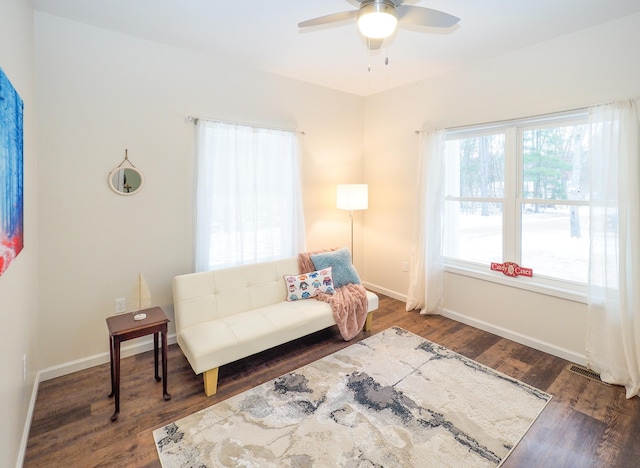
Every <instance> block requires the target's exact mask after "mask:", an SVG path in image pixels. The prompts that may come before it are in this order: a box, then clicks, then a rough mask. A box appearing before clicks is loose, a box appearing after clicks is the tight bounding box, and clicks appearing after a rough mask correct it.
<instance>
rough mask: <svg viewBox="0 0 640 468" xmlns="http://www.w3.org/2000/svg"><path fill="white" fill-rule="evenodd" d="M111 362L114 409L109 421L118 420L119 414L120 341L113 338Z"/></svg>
mask: <svg viewBox="0 0 640 468" xmlns="http://www.w3.org/2000/svg"><path fill="white" fill-rule="evenodd" d="M113 361H114V368H115V379H114V382H115V383H114V387H115V404H116V409H115V411H114V413H113V415H111V421H115V420H116V419H118V413H120V340H119V339H118V338H115V337H114V344H113Z"/></svg>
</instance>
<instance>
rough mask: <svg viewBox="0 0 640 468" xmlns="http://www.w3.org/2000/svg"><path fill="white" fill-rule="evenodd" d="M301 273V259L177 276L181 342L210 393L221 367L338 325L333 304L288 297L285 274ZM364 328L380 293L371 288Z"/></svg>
mask: <svg viewBox="0 0 640 468" xmlns="http://www.w3.org/2000/svg"><path fill="white" fill-rule="evenodd" d="M297 274H301V272H299V271H298V258H297V257H291V258H287V259H282V260H276V261H270V262H265V263H257V264H252V265H244V266H239V267H232V268H226V269H221V270H214V271H208V272H202V273H190V274H185V275H181V276H176V277H175V278H174V280H173V298H174V310H175V326H176V334H177V342H178V345H179V346H180V349H182V351H183V353H184V355H185V356H186V357H187V360H188V361H189V363H190V364H191V367H192V368H193V370H194V372H195V373H196V374H200V373H204V391H205V394H206V395H207V396H211V395H213V394H215V393H216V390H217V384H218V368H219V367H220V366H222V365H224V364H228V363H230V362H233V361H236V360H238V359H242V358H244V357H247V356H250V355H252V354H255V353H258V352H260V351H264V350H266V349H269V348H272V347H274V346H277V345H280V344H283V343H286V342H288V341H291V340H295V339H297V338H300V337H302V336H305V335H307V334H310V333H313V332H316V331H319V330H322V329H324V328H327V327H330V326H332V325H335V324H336V322H335V320H334V318H333V313H332V311H331V307H330V306H329V304H327V303H326V302H323V301H319V300H316V299H314V298H311V299H304V300H296V301H291V302H289V301H287V300H286V299H287V288H286V286H285V280H284V278H283V277H284V275H297ZM367 299H368V307H367V312H368V314H367V320H366V323H365V326H364V329H365V330H369V329H370V328H371V321H372V311H374V310H376V309H377V308H378V296H376V295H375V294H374V293H372V292H369V291H367Z"/></svg>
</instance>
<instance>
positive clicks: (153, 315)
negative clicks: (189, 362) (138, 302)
mask: <svg viewBox="0 0 640 468" xmlns="http://www.w3.org/2000/svg"><path fill="white" fill-rule="evenodd" d="M136 314H146V315H147V317H146V318H144V319H142V320H134V318H133V316H134V315H136ZM168 323H169V319H168V318H167V316H166V314H165V313H164V311H163V310H162V309H161V308H160V307H152V308H150V309H145V310H140V311H138V312H133V313H127V314H120V315H114V316H112V317H108V318H107V327H108V328H109V342H110V343H109V344H110V346H109V349H110V355H111V393H110V394H109V397H112V396H115V404H116V408H115V412H114V413H113V415H112V416H111V421H115V420H116V419H118V413H119V412H120V343H122V342H123V341H126V340H132V339H134V338H139V337H141V336H145V335H150V334H152V333H153V361H154V364H155V378H156V381H157V382H160V375H158V348H159V346H158V335H159V334H161V335H162V376H163V378H162V394H163V397H164V399H165V400H170V399H171V395H170V394H169V393H168V392H167V324H168Z"/></svg>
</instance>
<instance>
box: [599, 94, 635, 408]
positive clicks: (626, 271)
mask: <svg viewBox="0 0 640 468" xmlns="http://www.w3.org/2000/svg"><path fill="white" fill-rule="evenodd" d="M590 135H591V210H590V211H591V220H590V230H591V251H590V266H589V269H590V278H589V317H588V330H587V360H588V365H589V367H590V368H592V369H593V370H595V371H597V372H599V373H600V376H601V378H602V380H603V381H605V382H608V383H613V384H618V385H623V386H624V387H625V388H626V394H627V398H631V397H633V396H634V395H638V393H639V392H640V164H639V159H640V145H639V135H640V100H638V99H635V100H629V101H624V102H616V103H613V104H608V105H602V106H597V107H595V108H593V109H591V122H590Z"/></svg>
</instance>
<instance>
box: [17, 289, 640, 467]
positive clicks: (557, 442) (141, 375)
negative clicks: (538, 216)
mask: <svg viewBox="0 0 640 468" xmlns="http://www.w3.org/2000/svg"><path fill="white" fill-rule="evenodd" d="M393 325H398V326H400V327H402V328H405V329H407V330H409V331H411V332H413V333H416V334H418V335H420V336H423V337H425V338H427V339H429V340H431V341H434V342H436V343H439V344H441V345H443V346H446V347H448V348H449V349H451V350H453V351H456V352H458V353H460V354H463V355H465V356H467V357H469V358H471V359H474V360H476V361H478V362H481V363H483V364H485V365H487V366H489V367H492V368H493V369H496V370H498V371H500V372H502V373H504V374H507V375H510V376H512V377H515V378H517V379H520V380H522V381H523V382H526V383H528V384H530V385H533V386H535V387H537V388H540V389H542V390H545V391H547V392H549V393H551V394H552V395H553V399H552V400H551V402H550V403H549V405H548V406H547V407H546V408H545V410H544V412H543V413H542V415H541V416H540V417H539V418H538V420H537V421H536V422H535V423H534V424H533V426H532V427H531V429H530V430H529V432H528V433H527V434H526V435H525V437H524V438H523V439H522V441H521V442H520V444H519V445H518V446H517V447H516V449H515V450H514V451H513V453H512V454H511V455H510V456H509V458H508V459H507V460H506V462H505V463H504V464H503V466H504V467H527V468H529V467H554V468H560V467H571V468H574V467H638V466H640V398H633V399H631V400H626V399H625V396H624V391H623V389H622V388H621V387H616V386H608V385H605V384H603V383H600V382H597V381H594V380H590V379H588V378H586V377H583V376H581V375H577V374H575V373H573V372H570V371H568V370H567V366H568V365H569V362H567V361H565V360H563V359H559V358H557V357H554V356H551V355H549V354H545V353H543V352H540V351H536V350H534V349H531V348H528V347H526V346H522V345H519V344H517V343H514V342H512V341H509V340H506V339H503V338H500V337H498V336H496V335H492V334H490V333H486V332H484V331H481V330H478V329H475V328H472V327H469V326H467V325H464V324H461V323H458V322H455V321H453V320H449V319H447V318H444V317H439V316H421V315H418V314H417V313H416V312H405V310H404V303H403V302H400V301H397V300H394V299H391V298H388V297H384V296H381V297H380V309H379V310H378V311H377V312H376V313H375V316H374V321H373V330H372V331H371V332H366V333H364V332H363V333H361V334H360V335H359V336H358V337H357V338H355V339H354V340H353V341H352V342H349V343H346V342H344V341H343V340H342V339H341V338H340V335H339V333H338V331H337V329H336V328H335V327H334V328H329V329H326V330H323V331H321V332H318V333H315V334H313V335H310V336H307V337H304V338H302V339H299V340H296V341H294V342H291V343H288V344H286V345H283V346H279V347H277V348H274V349H272V350H269V351H266V352H264V353H261V354H258V355H255V356H252V357H249V358H247V359H243V360H241V361H238V362H235V363H233V364H229V365H227V366H223V367H222V368H221V369H220V375H219V385H218V393H217V394H216V395H214V396H212V397H210V398H207V397H205V395H204V392H203V384H202V376H196V375H194V374H193V371H192V370H191V367H190V366H189V364H188V363H187V360H186V359H185V358H184V356H183V355H182V353H181V351H180V349H179V348H178V346H177V345H172V346H170V347H169V372H168V373H169V379H168V385H169V392H170V393H171V395H172V399H171V400H170V401H164V400H163V399H162V383H157V382H156V381H155V380H154V378H153V356H152V353H151V352H147V353H143V354H139V355H137V356H133V357H129V358H125V359H123V360H122V383H121V403H120V405H121V407H120V416H119V419H118V421H117V422H113V423H112V422H111V421H110V420H109V417H110V416H111V414H112V413H113V399H110V398H108V397H107V395H108V393H109V392H110V374H109V365H108V364H104V365H100V366H97V367H93V368H91V369H87V370H84V371H80V372H76V373H73V374H70V375H66V376H63V377H59V378H57V379H52V380H49V381H46V382H43V383H41V384H40V388H39V391H38V398H37V401H36V406H35V410H34V416H33V422H32V424H31V432H30V434H29V441H28V446H27V452H26V457H25V463H24V466H25V467H48V468H50V467H63V466H64V467H90V466H104V467H107V466H108V467H120V466H126V467H159V466H160V462H159V461H158V456H157V453H156V448H155V445H154V442H153V437H152V434H151V433H152V431H153V430H154V429H156V428H158V427H160V426H162V425H164V424H167V423H170V422H172V421H174V420H176V419H179V418H181V417H183V416H186V415H188V414H190V413H193V412H194V411H198V410H200V409H202V408H205V407H207V406H210V405H212V404H214V403H217V402H219V401H221V400H224V399H226V398H228V397H230V396H232V395H235V394H237V393H239V392H242V391H244V390H247V389H249V388H251V387H254V386H255V385H258V384H260V383H263V382H265V381H267V380H270V379H273V378H275V377H278V376H280V375H282V374H285V373H287V372H289V371H292V370H294V369H296V368H298V367H300V366H303V365H305V364H308V363H310V362H312V361H315V360H316V359H319V358H321V357H323V356H325V355H327V354H330V353H332V352H334V351H337V350H339V349H341V348H344V347H345V346H349V345H350V344H352V343H353V342H355V341H359V340H361V339H364V338H366V337H367V336H370V335H371V334H375V333H378V332H380V331H382V330H384V329H386V328H388V327H390V326H393ZM106 340H107V336H106V335H105V341H106Z"/></svg>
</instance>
